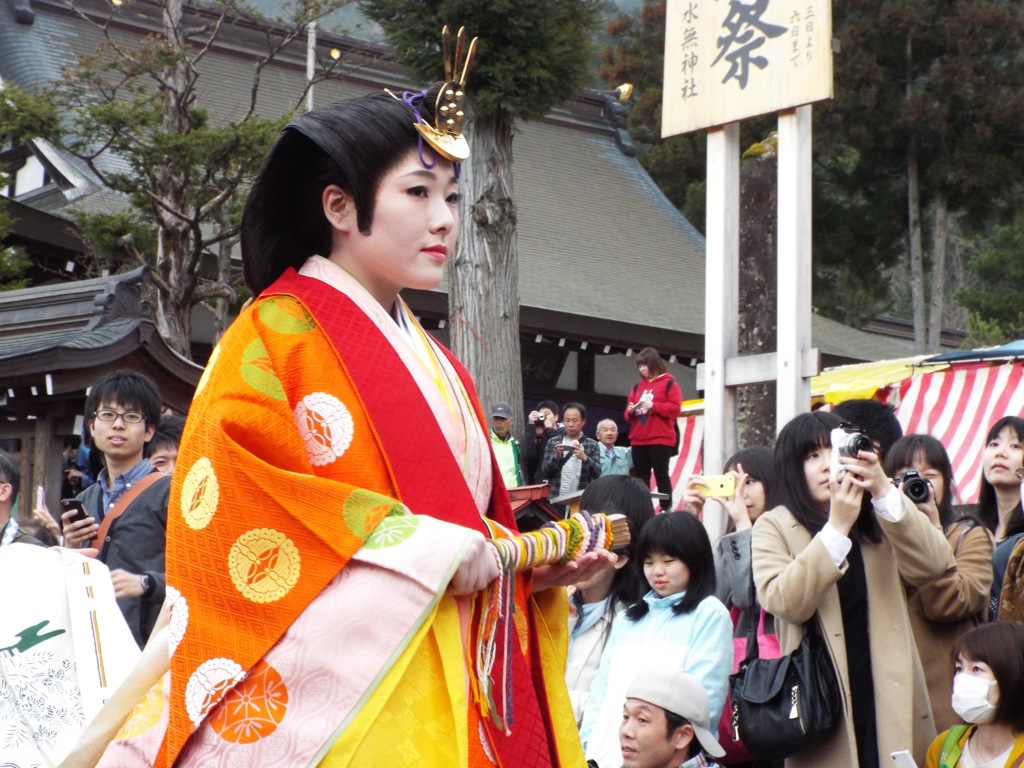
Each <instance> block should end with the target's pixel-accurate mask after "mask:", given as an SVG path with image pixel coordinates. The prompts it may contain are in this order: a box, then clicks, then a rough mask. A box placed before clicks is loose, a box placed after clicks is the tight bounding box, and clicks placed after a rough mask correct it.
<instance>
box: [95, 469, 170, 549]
mask: <svg viewBox="0 0 1024 768" xmlns="http://www.w3.org/2000/svg"><path fill="white" fill-rule="evenodd" d="M161 477H166V475H165V474H164V473H163V472H150V473H149V474H148V475H146V476H145V477H143V478H142V479H141V480H139V481H138V482H137V483H135V485H133V486H132V487H131V488H129V489H128V490H127V491H125V492H124V493H123V494H122V495H121V498H119V499H118V500H117V503H116V504H115V505H114V506H113V508H112V509H111V510H110V511H109V512H107V514H105V515H104V516H103V522H101V523H100V529H99V530H98V531H96V538H94V539H93V541H95V542H98V543H99V546H100V547H102V546H103V541H104V540H105V539H106V537H107V531H108V530H110V525H111V523H113V522H114V520H116V519H117V518H119V517H120V516H121V515H123V514H124V511H125V510H126V509H128V507H130V506H131V504H132V502H133V501H135V500H136V499H137V498H138V497H139V494H141V493H142V492H143V491H144V490H146V489H147V488H149V486H151V485H152V484H153V483H155V482H156V481H157V480H159V479H160V478H161Z"/></svg>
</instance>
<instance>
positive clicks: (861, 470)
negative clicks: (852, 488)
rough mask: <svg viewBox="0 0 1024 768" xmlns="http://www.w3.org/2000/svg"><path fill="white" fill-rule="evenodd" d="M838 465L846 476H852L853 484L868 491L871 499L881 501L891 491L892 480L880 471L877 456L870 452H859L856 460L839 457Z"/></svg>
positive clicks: (880, 466) (880, 465) (883, 471)
mask: <svg viewBox="0 0 1024 768" xmlns="http://www.w3.org/2000/svg"><path fill="white" fill-rule="evenodd" d="M839 464H840V466H842V467H843V468H844V469H845V470H846V474H847V475H850V474H852V475H853V484H854V485H856V486H857V487H858V488H861V489H863V490H865V491H870V493H871V498H873V499H876V500H878V501H881V500H882V499H884V498H885V497H886V496H888V495H889V491H891V490H892V480H890V479H889V478H888V476H887V475H886V474H885V470H884V469H882V463H881V462H880V461H879V460H878V455H877V454H875V453H874V452H871V451H861V452H860V453H858V454H857V458H855V459H853V458H850V457H849V456H840V457H839Z"/></svg>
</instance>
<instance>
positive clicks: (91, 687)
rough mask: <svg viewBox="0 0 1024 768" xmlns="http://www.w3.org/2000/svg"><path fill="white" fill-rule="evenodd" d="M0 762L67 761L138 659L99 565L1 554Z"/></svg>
mask: <svg viewBox="0 0 1024 768" xmlns="http://www.w3.org/2000/svg"><path fill="white" fill-rule="evenodd" d="M0 583H2V584H6V585H8V588H7V589H5V591H4V600H3V610H2V611H0V758H2V761H3V764H4V765H16V766H26V767H27V766H54V765H57V764H58V763H60V762H61V760H63V759H64V758H65V757H66V756H67V754H68V752H69V750H70V749H71V748H72V747H73V746H74V744H75V742H76V741H77V740H78V737H79V735H80V734H81V732H82V730H83V729H84V728H85V726H86V725H87V724H88V722H89V721H90V720H91V719H92V717H93V716H94V715H95V714H96V712H97V711H99V708H100V707H101V706H102V704H103V702H104V701H105V700H106V699H107V698H108V697H109V696H110V693H111V692H112V691H113V690H114V688H115V687H116V686H118V685H119V684H120V683H121V681H122V680H123V679H124V677H125V676H126V675H127V673H128V671H129V670H130V669H131V668H132V666H133V665H134V664H135V661H136V660H137V659H138V657H139V649H138V647H137V646H136V645H135V641H134V640H133V639H132V635H131V632H130V631H129V629H128V625H127V624H125V623H124V617H123V616H122V615H121V611H120V610H118V607H117V603H116V601H115V599H114V590H113V586H112V585H111V583H110V572H109V571H108V570H107V568H106V566H105V565H103V563H100V562H99V561H96V560H90V559H89V558H86V557H83V556H82V555H80V554H78V553H77V552H72V551H70V550H66V549H59V548H56V547H55V548H53V549H45V548H43V547H38V546H33V545H31V544H13V545H11V546H9V547H3V548H2V549H0Z"/></svg>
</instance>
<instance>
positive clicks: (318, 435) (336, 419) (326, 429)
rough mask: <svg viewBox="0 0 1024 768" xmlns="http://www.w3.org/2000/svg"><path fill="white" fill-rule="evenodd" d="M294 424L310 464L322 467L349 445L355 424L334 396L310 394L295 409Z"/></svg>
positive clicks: (350, 415)
mask: <svg viewBox="0 0 1024 768" xmlns="http://www.w3.org/2000/svg"><path fill="white" fill-rule="evenodd" d="M295 423H296V425H297V426H298V428H299V434H301V435H302V441H303V442H304V443H305V445H306V453H307V455H308V456H309V461H310V463H312V464H313V466H315V467H322V466H324V465H326V464H330V463H331V462H332V461H335V460H336V459H338V458H340V457H341V456H342V454H344V453H345V451H347V450H348V447H349V446H350V445H351V444H352V436H353V433H354V431H355V424H354V422H353V421H352V414H351V413H349V410H348V408H346V407H345V404H344V403H343V402H341V400H339V399H338V398H336V397H335V396H334V395H329V394H327V393H326V392H313V393H311V394H308V395H306V396H305V397H303V398H302V399H301V400H300V401H299V403H298V405H296V406H295Z"/></svg>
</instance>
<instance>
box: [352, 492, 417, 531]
mask: <svg viewBox="0 0 1024 768" xmlns="http://www.w3.org/2000/svg"><path fill="white" fill-rule="evenodd" d="M395 510H398V514H402V513H403V510H402V505H401V504H396V503H395V500H394V499H390V498H388V497H387V496H381V495H380V494H379V493H374V492H373V491H368V490H366V489H364V488H357V489H356V490H354V491H352V493H350V494H349V496H348V498H347V499H345V505H344V506H343V507H342V508H341V514H342V515H343V516H344V518H345V523H346V524H347V525H348V527H349V528H350V529H351V531H352V533H354V534H355V535H356V536H358V537H359V538H360V539H365V538H366V535H367V534H368V533H370V531H372V530H373V529H374V528H376V527H377V525H378V524H379V523H380V521H381V520H383V519H384V518H385V517H387V516H388V515H392V514H394V513H395Z"/></svg>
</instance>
